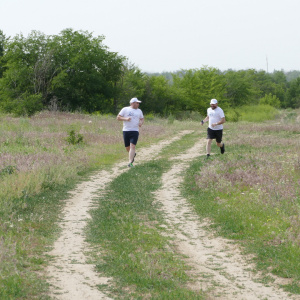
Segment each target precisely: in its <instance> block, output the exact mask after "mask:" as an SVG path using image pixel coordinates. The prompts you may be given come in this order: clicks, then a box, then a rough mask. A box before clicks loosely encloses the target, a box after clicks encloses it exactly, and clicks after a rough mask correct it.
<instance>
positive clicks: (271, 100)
mask: <svg viewBox="0 0 300 300" xmlns="http://www.w3.org/2000/svg"><path fill="white" fill-rule="evenodd" d="M259 104H260V105H270V106H273V107H275V108H279V107H280V100H279V98H277V97H276V96H275V95H272V94H271V93H270V94H268V95H265V96H264V97H262V98H261V99H260V100H259Z"/></svg>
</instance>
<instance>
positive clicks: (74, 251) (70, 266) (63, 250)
mask: <svg viewBox="0 0 300 300" xmlns="http://www.w3.org/2000/svg"><path fill="white" fill-rule="evenodd" d="M188 133H191V131H187V130H186V131H182V132H180V133H179V134H178V135H177V136H176V137H174V138H171V139H168V140H165V141H161V142H160V143H158V144H154V145H152V146H151V147H149V148H145V149H140V150H139V152H138V156H137V159H136V161H137V162H145V161H148V160H151V159H153V158H155V156H157V154H158V153H159V152H160V151H161V150H162V149H163V147H165V146H167V145H169V144H170V143H172V142H174V141H176V140H179V139H180V138H181V137H182V136H184V135H186V134H188ZM125 161H126V160H125ZM124 166H126V162H123V163H119V164H116V165H115V166H114V167H113V168H112V169H111V170H110V171H100V172H99V173H97V174H95V175H94V176H92V177H91V178H90V180H89V181H85V182H82V183H81V184H79V185H78V186H77V187H76V189H75V190H74V191H72V192H71V193H70V194H71V197H70V198H69V199H68V200H67V201H66V205H65V208H64V210H63V217H62V221H61V224H60V225H61V229H62V231H61V235H60V237H59V238H58V240H57V241H56V242H55V243H54V246H53V250H52V251H50V252H49V253H48V254H49V255H51V256H53V259H52V260H51V262H50V265H49V267H48V268H47V274H48V278H49V283H50V286H51V289H50V296H51V297H53V298H55V299H67V300H82V299H85V300H86V299H97V300H98V299H110V298H109V297H107V296H106V295H105V294H103V293H101V292H100V291H99V290H98V289H97V285H100V284H109V281H110V280H111V278H106V277H100V276H99V274H97V273H96V272H95V270H94V267H93V265H91V264H89V263H88V262H87V257H86V255H85V252H86V251H88V250H89V246H88V244H87V243H86V242H85V237H84V228H85V226H86V221H87V219H88V218H89V217H90V216H89V213H88V212H89V210H90V209H91V208H92V206H93V200H94V198H95V197H96V193H99V191H101V190H104V189H105V187H106V186H107V184H108V183H109V182H111V181H112V180H113V179H114V178H116V177H117V176H119V175H120V174H121V173H123V172H125V171H127V170H128V168H124Z"/></svg>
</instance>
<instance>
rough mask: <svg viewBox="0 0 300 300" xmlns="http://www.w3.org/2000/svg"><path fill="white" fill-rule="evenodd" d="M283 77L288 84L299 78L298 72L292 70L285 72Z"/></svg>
mask: <svg viewBox="0 0 300 300" xmlns="http://www.w3.org/2000/svg"><path fill="white" fill-rule="evenodd" d="M285 75H286V80H287V81H288V82H290V81H293V80H294V79H297V78H298V77H300V71H297V70H293V71H289V72H285Z"/></svg>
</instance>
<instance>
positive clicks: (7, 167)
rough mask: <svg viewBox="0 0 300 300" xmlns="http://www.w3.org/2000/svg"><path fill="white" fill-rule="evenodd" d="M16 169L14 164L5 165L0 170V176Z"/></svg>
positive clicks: (11, 172) (12, 172)
mask: <svg viewBox="0 0 300 300" xmlns="http://www.w3.org/2000/svg"><path fill="white" fill-rule="evenodd" d="M17 170H18V168H17V167H16V166H6V167H4V168H3V169H1V170H0V176H4V175H10V174H14V173H15V172H16V171H17Z"/></svg>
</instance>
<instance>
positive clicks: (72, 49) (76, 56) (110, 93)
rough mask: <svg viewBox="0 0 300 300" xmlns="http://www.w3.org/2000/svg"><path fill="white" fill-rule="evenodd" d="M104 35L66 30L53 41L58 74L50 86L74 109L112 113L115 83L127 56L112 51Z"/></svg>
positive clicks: (65, 103)
mask: <svg viewBox="0 0 300 300" xmlns="http://www.w3.org/2000/svg"><path fill="white" fill-rule="evenodd" d="M103 40H104V38H103V37H102V36H100V37H96V38H94V37H93V36H92V34H91V33H88V32H83V31H73V30H71V29H66V30H63V31H62V32H61V34H60V35H59V36H55V37H54V38H53V42H52V45H51V49H55V52H54V61H55V65H56V66H57V68H58V74H57V76H56V77H55V78H53V80H52V83H51V89H52V94H53V95H55V96H56V97H57V98H58V99H59V100H60V101H61V105H63V106H67V107H69V108H70V109H71V110H74V109H79V108H81V109H84V110H86V111H88V112H92V111H96V110H97V111H102V112H112V111H113V110H114V107H113V99H114V97H115V96H116V93H117V90H116V84H117V82H118V81H119V79H120V77H121V74H122V67H123V61H124V59H125V58H124V57H122V56H118V55H117V53H114V52H109V51H108V48H107V47H106V46H105V45H103Z"/></svg>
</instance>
